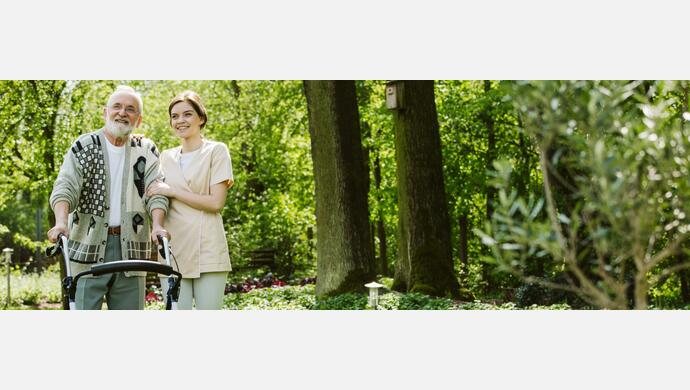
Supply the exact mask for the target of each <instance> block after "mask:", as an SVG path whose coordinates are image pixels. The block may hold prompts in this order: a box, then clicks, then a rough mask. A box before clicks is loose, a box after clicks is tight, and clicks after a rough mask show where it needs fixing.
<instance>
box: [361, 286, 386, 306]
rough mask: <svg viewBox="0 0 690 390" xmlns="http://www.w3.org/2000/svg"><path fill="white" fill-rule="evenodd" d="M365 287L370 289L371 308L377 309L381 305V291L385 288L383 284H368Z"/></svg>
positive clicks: (369, 304)
mask: <svg viewBox="0 0 690 390" xmlns="http://www.w3.org/2000/svg"><path fill="white" fill-rule="evenodd" d="M364 287H366V288H368V289H369V303H368V306H369V307H373V308H376V307H377V306H378V305H379V289H380V288H381V287H383V285H382V284H378V283H376V282H371V283H367V284H365V285H364Z"/></svg>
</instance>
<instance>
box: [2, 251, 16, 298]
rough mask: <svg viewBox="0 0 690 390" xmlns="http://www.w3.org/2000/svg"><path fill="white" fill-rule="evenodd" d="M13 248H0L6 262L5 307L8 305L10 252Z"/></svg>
mask: <svg viewBox="0 0 690 390" xmlns="http://www.w3.org/2000/svg"><path fill="white" fill-rule="evenodd" d="M13 252H14V249H12V248H5V249H3V250H2V254H3V255H4V256H5V263H6V264H7V302H6V303H5V308H8V307H10V261H11V260H12V253H13Z"/></svg>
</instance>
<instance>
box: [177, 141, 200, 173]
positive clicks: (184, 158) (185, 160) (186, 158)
mask: <svg viewBox="0 0 690 390" xmlns="http://www.w3.org/2000/svg"><path fill="white" fill-rule="evenodd" d="M200 150H201V148H199V149H197V150H195V151H193V152H187V153H180V168H182V173H183V174H185V168H187V167H188V166H189V162H190V161H192V160H194V159H195V158H197V157H198V156H199V151H200ZM184 176H185V179H191V178H189V177H187V176H188V175H187V174H185V175H184Z"/></svg>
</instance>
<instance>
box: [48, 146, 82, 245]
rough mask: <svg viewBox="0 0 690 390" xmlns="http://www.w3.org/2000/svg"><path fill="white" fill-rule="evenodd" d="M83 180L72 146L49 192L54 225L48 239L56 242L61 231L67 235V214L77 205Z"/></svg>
mask: <svg viewBox="0 0 690 390" xmlns="http://www.w3.org/2000/svg"><path fill="white" fill-rule="evenodd" d="M82 182H83V172H82V167H81V165H80V164H79V163H78V161H77V158H76V156H75V155H74V153H73V151H72V148H70V149H69V150H68V151H67V153H65V157H64V159H63V162H62V166H61V167H60V172H59V173H58V176H57V179H55V184H54V185H53V191H52V192H51V194H50V206H51V208H52V209H53V213H55V226H53V227H52V228H51V229H50V230H49V231H48V239H49V240H50V241H51V242H56V241H57V238H58V235H59V234H60V233H63V234H64V235H65V236H67V237H69V229H68V227H67V221H68V214H69V212H70V211H71V210H74V209H75V208H76V207H77V204H78V202H79V196H80V194H81V187H82Z"/></svg>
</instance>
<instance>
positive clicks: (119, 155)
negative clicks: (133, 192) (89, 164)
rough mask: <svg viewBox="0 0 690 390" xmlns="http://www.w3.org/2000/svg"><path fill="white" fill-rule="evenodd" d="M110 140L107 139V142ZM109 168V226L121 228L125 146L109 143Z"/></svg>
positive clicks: (107, 144) (107, 143)
mask: <svg viewBox="0 0 690 390" xmlns="http://www.w3.org/2000/svg"><path fill="white" fill-rule="evenodd" d="M107 139H108V138H107V137H106V140H107ZM105 145H106V146H107V147H108V168H110V169H109V171H110V196H109V198H110V217H109V218H108V226H120V217H121V216H122V211H121V207H120V201H121V199H122V173H123V171H124V168H125V146H124V145H123V146H119V147H118V146H115V145H113V144H111V143H110V141H107V142H106V143H105Z"/></svg>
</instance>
